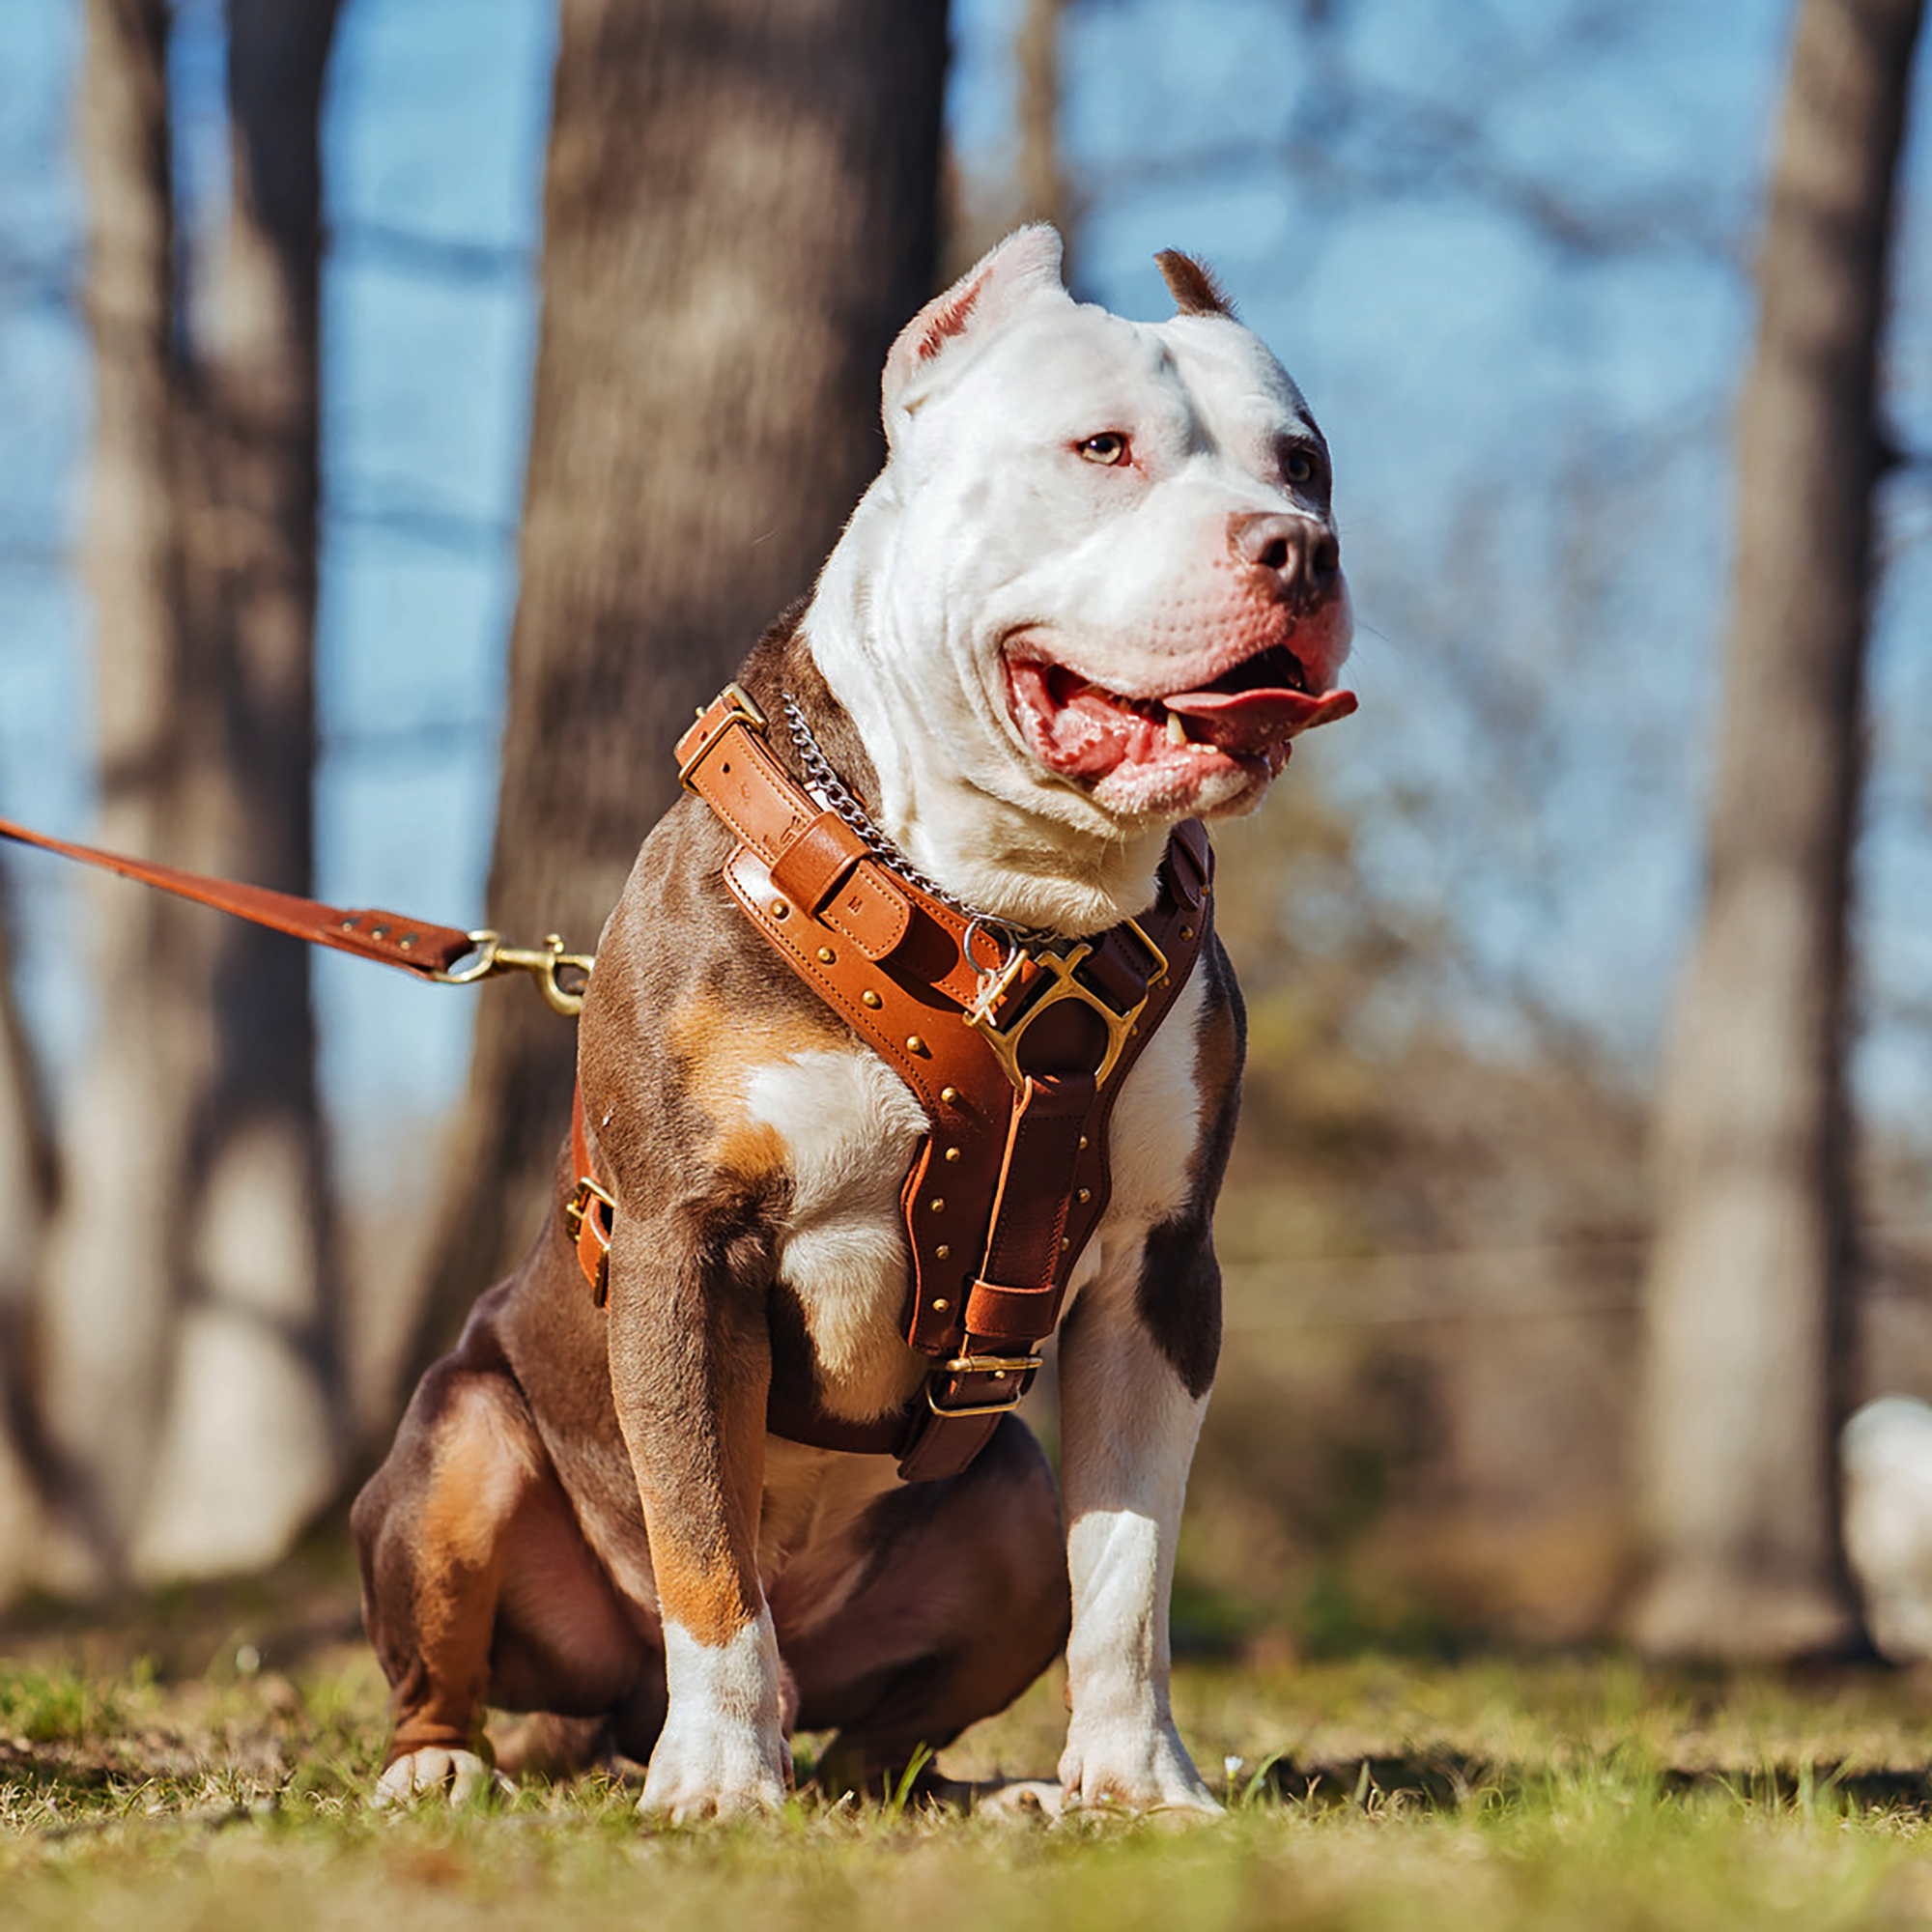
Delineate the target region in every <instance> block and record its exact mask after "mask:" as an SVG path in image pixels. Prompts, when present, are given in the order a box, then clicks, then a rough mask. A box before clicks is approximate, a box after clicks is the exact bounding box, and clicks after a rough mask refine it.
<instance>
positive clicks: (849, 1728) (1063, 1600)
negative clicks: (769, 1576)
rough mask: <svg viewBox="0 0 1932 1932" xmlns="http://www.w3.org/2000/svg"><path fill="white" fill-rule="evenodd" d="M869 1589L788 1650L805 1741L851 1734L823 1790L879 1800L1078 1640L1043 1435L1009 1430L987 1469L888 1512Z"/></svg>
mask: <svg viewBox="0 0 1932 1932" xmlns="http://www.w3.org/2000/svg"><path fill="white" fill-rule="evenodd" d="M874 1538H875V1539H876V1548H875V1550H874V1556H873V1563H872V1567H871V1570H870V1572H869V1575H868V1577H867V1581H866V1582H865V1583H863V1584H862V1585H861V1586H860V1588H859V1590H858V1591H857V1592H856V1593H855V1594H854V1595H853V1597H852V1598H851V1599H849V1600H848V1601H847V1602H846V1603H845V1604H844V1605H842V1606H841V1607H840V1608H839V1609H838V1611H837V1612H836V1613H835V1615H834V1616H833V1617H832V1618H831V1619H830V1620H829V1621H827V1622H823V1623H820V1624H817V1625H816V1626H812V1627H808V1628H807V1630H806V1631H805V1632H804V1633H803V1634H800V1635H798V1636H796V1637H793V1636H791V1635H790V1634H788V1633H787V1632H786V1630H785V1628H784V1622H785V1621H786V1619H785V1616H784V1613H785V1608H786V1605H785V1598H784V1590H783V1585H782V1583H781V1584H780V1585H779V1586H778V1588H777V1591H776V1592H775V1599H776V1601H775V1611H776V1613H777V1614H778V1615H779V1616H780V1617H781V1629H780V1644H781V1649H782V1651H783V1654H784V1659H785V1662H786V1664H787V1665H788V1666H789V1667H790V1669H791V1671H792V1673H793V1675H794V1677H795V1678H796V1680H797V1683H798V1691H799V1714H798V1721H799V1724H800V1726H801V1728H803V1729H807V1730H823V1729H828V1728H832V1727H837V1729H838V1738H837V1739H836V1740H835V1741H834V1742H833V1743H832V1744H830V1745H828V1747H826V1749H825V1751H824V1752H823V1753H822V1754H821V1756H820V1759H819V1767H818V1780H819V1783H820V1785H821V1786H822V1787H824V1788H826V1789H827V1790H829V1791H830V1792H831V1795H833V1796H835V1797H836V1796H837V1795H838V1792H839V1791H841V1790H845V1789H858V1790H865V1791H867V1792H869V1793H871V1794H872V1795H873V1796H874V1797H876V1796H878V1795H879V1794H880V1793H881V1791H882V1790H890V1789H891V1788H892V1787H893V1785H894V1784H895V1781H896V1780H897V1778H898V1776H899V1775H900V1773H901V1772H902V1771H903V1769H904V1768H905V1766H906V1765H907V1764H908V1763H909V1762H910V1761H911V1760H912V1758H913V1756H914V1754H915V1753H916V1752H917V1751H918V1749H919V1747H921V1746H922V1745H923V1746H926V1747H929V1748H931V1749H933V1750H938V1749H940V1748H942V1747H944V1746H946V1745H949V1744H951V1743H952V1740H953V1739H954V1738H956V1737H957V1736H958V1735H959V1733H960V1732H961V1731H963V1730H965V1729H966V1727H967V1726H968V1725H969V1724H974V1723H977V1722H978V1721H979V1720H980V1719H981V1718H986V1717H990V1716H992V1714H993V1713H994V1712H996V1711H1002V1710H1004V1709H1005V1708H1006V1707H1007V1706H1008V1705H1009V1704H1010V1703H1011V1702H1012V1700H1013V1699H1014V1698H1015V1697H1017V1696H1018V1695H1019V1694H1020V1692H1021V1691H1022V1690H1025V1689H1026V1688H1027V1686H1028V1685H1030V1684H1031V1683H1032V1682H1033V1681H1034V1679H1035V1678H1037V1676H1038V1675H1039V1674H1040V1672H1041V1671H1042V1670H1044V1669H1045V1668H1046V1666H1047V1665H1048V1664H1049V1663H1050V1662H1052V1661H1053V1659H1054V1657H1055V1656H1056V1655H1057V1654H1058V1652H1059V1650H1060V1648H1061V1645H1062V1644H1063V1643H1065V1640H1066V1627H1067V1616H1068V1609H1067V1586H1066V1563H1065V1548H1064V1544H1063V1540H1062V1529H1061V1519H1060V1503H1059V1499H1058V1497H1057V1495H1056V1494H1055V1491H1054V1483H1053V1475H1052V1471H1051V1470H1050V1469H1049V1468H1048V1467H1047V1463H1046V1458H1045V1456H1044V1455H1043V1454H1042V1453H1041V1451H1040V1448H1039V1444H1038V1443H1037V1441H1036V1440H1035V1439H1034V1436H1033V1435H1032V1433H1031V1432H1030V1431H1029V1430H1028V1429H1027V1428H1026V1427H1025V1425H1024V1424H1023V1423H1021V1422H1020V1421H1019V1420H1018V1418H1017V1417H1014V1416H1008V1417H1007V1418H1006V1419H1005V1420H1004V1421H1003V1422H1002V1423H1001V1425H1000V1427H999V1428H998V1429H997V1430H996V1431H995V1432H994V1434H993V1435H992V1438H991V1439H990V1440H989V1441H988V1443H987V1445H986V1447H985V1448H984V1449H982V1450H981V1451H980V1456H979V1458H978V1460H977V1461H976V1462H975V1463H973V1464H972V1466H971V1467H970V1468H969V1469H967V1470H966V1471H965V1472H964V1473H963V1474H962V1475H958V1476H955V1477H952V1479H950V1480H949V1481H946V1482H943V1483H919V1484H909V1485H907V1486H906V1487H905V1488H903V1489H900V1490H898V1491H896V1492H893V1493H891V1494H888V1495H886V1496H884V1497H882V1498H881V1499H880V1500H879V1501H878V1502H877V1503H875V1504H874V1505H873V1507H872V1512H871V1515H870V1517H869V1519H868V1522H867V1540H868V1541H871V1540H873V1539H874Z"/></svg>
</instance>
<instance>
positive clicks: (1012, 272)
mask: <svg viewBox="0 0 1932 1932" xmlns="http://www.w3.org/2000/svg"><path fill="white" fill-rule="evenodd" d="M1060 254H1061V241H1060V231H1059V230H1058V229H1056V228H1054V227H1053V226H1052V225H1051V224H1050V223H1048V222H1044V221H1041V222H1036V223H1035V224H1034V225H1033V226H1031V227H1028V228H1021V229H1017V230H1015V231H1014V233H1012V234H1011V235H1009V236H1008V237H1007V239H1006V240H1005V241H1002V242H1001V243H1000V244H999V246H998V247H996V248H994V249H993V250H992V251H991V252H990V253H988V254H986V255H984V256H982V257H981V258H980V261H979V262H977V263H976V264H975V265H974V266H973V267H972V268H971V269H969V270H967V271H966V273H965V274H963V275H961V276H960V277H959V279H958V280H957V281H956V282H954V283H953V284H952V287H951V288H950V289H948V290H947V291H946V293H945V294H944V295H940V296H935V297H934V298H932V300H931V301H929V302H927V303H926V305H925V306H924V307H923V309H921V310H920V312H919V313H918V314H917V315H916V316H914V317H913V319H912V320H911V321H910V322H909V323H907V324H906V326H905V327H904V328H902V329H901V330H900V331H899V337H898V340H897V341H896V342H895V343H894V344H893V347H892V353H891V354H890V355H888V356H887V357H886V373H885V378H884V380H883V382H882V383H881V384H880V388H881V399H882V401H883V404H884V413H885V422H886V436H887V439H888V440H891V438H892V435H893V431H894V429H895V426H896V424H897V423H898V422H899V421H900V420H901V419H902V418H903V416H904V415H905V413H906V412H908V411H910V410H911V409H912V408H913V407H914V406H915V405H916V404H917V402H918V400H919V391H920V390H921V388H922V387H923V385H924V384H925V381H926V379H927V377H928V376H929V375H930V374H931V372H932V370H933V368H934V365H935V364H936V363H937V362H938V361H939V360H940V358H941V357H942V356H943V355H946V353H947V352H948V350H950V349H951V348H952V345H953V344H955V343H958V342H962V341H966V340H968V339H970V338H971V337H973V336H975V335H978V334H979V333H980V331H982V330H983V329H986V328H988V327H991V326H992V325H994V324H995V323H999V322H1003V321H1005V320H1006V318H1007V317H1009V315H1011V314H1012V313H1013V312H1014V311H1015V310H1016V309H1018V308H1020V307H1021V306H1022V305H1023V304H1025V303H1026V302H1028V301H1030V300H1032V299H1033V298H1036V297H1037V296H1039V295H1041V294H1043V293H1046V294H1056V295H1060V296H1062V297H1065V293H1066V291H1065V287H1064V286H1063V284H1062V282H1061V279H1060Z"/></svg>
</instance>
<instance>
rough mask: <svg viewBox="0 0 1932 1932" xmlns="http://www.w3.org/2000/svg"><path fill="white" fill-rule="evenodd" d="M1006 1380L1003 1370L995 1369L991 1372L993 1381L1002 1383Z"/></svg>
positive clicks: (1005, 1373)
mask: <svg viewBox="0 0 1932 1932" xmlns="http://www.w3.org/2000/svg"><path fill="white" fill-rule="evenodd" d="M1006 1378H1007V1372H1006V1370H1005V1369H995V1370H994V1371H993V1379H994V1380H995V1381H996V1382H1003V1381H1005V1380H1006Z"/></svg>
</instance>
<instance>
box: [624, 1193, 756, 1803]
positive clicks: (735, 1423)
mask: <svg viewBox="0 0 1932 1932" xmlns="http://www.w3.org/2000/svg"><path fill="white" fill-rule="evenodd" d="M769 1269H770V1251H769V1243H768V1242H767V1241H765V1240H763V1239H761V1238H760V1237H759V1236H757V1235H756V1234H755V1233H753V1232H750V1231H748V1230H747V1228H746V1227H745V1225H744V1222H743V1220H742V1219H739V1220H738V1222H737V1225H735V1226H734V1225H732V1224H731V1221H730V1220H729V1219H725V1218H721V1217H720V1216H719V1215H718V1213H717V1212H716V1211H715V1210H713V1211H706V1210H703V1209H700V1208H696V1207H692V1206H690V1205H688V1204H687V1205H683V1206H680V1207H677V1208H670V1209H668V1210H665V1211H662V1212H660V1213H658V1214H656V1215H650V1216H641V1215H640V1216H637V1217H630V1216H626V1217H624V1218H622V1219H620V1220H619V1222H618V1227H617V1237H616V1239H615V1240H614V1241H613V1243H612V1245H611V1301H610V1321H611V1386H612V1390H613V1393H614V1395H615V1398H616V1406H617V1416H618V1421H619V1423H620V1424H621V1426H622V1428H623V1432H624V1439H625V1442H626V1444H627V1446H628V1447H629V1450H630V1454H631V1463H632V1466H633V1468H634V1469H635V1471H636V1473H637V1479H638V1489H639V1494H640V1496H641V1499H642V1502H643V1510H644V1527H645V1532H646V1535H647V1536H648V1538H649V1541H650V1551H651V1567H652V1570H653V1573H654V1575H655V1577H656V1580H657V1591H658V1603H659V1607H660V1610H661V1612H662V1616H663V1624H664V1645H665V1675H666V1687H667V1691H668V1711H667V1715H666V1718H665V1724H664V1729H663V1731H662V1732H661V1733H660V1735H659V1738H658V1742H657V1745H656V1747H655V1748H654V1749H653V1750H652V1752H651V1761H650V1771H649V1775H648V1776H647V1777H646V1779H645V1782H644V1795H643V1797H642V1799H641V1800H640V1801H639V1810H640V1811H643V1812H645V1813H647V1814H653V1815H664V1816H668V1817H671V1818H676V1819H687V1818H702V1817H710V1816H713V1815H724V1814H725V1813H729V1812H734V1811H746V1810H755V1809H760V1808H766V1807H770V1806H775V1805H777V1804H781V1802H782V1800H783V1798H784V1794H785V1787H786V1785H787V1783H788V1782H789V1779H790V1775H791V1758H790V1751H789V1748H788V1747H787V1746H786V1743H785V1737H784V1719H783V1697H782V1689H781V1667H780V1663H779V1653H778V1640H777V1637H776V1635H775V1634H774V1631H773V1628H772V1616H771V1611H770V1609H769V1607H768V1606H767V1605H766V1603H765V1597H764V1590H763V1588H762V1586H761V1583H760V1580H759V1577H758V1562H757V1544H758V1517H759V1506H760V1498H761V1493H762V1489H763V1483H764V1445H765V1399H766V1392H767V1388H768V1386H769V1383H770V1380H771V1340H770V1334H769V1331H768V1328H767V1323H766V1312H765V1297H764V1283H765V1279H766V1277H767V1276H768V1274H769Z"/></svg>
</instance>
